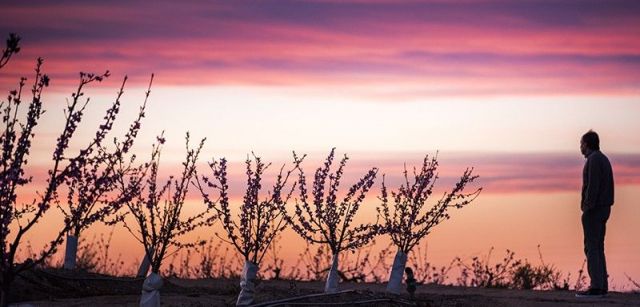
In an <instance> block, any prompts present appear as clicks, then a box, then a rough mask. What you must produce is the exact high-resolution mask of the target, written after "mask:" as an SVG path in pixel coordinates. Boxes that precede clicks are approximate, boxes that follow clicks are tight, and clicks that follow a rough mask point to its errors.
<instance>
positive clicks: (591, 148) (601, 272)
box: [576, 130, 613, 297]
mask: <svg viewBox="0 0 640 307" xmlns="http://www.w3.org/2000/svg"><path fill="white" fill-rule="evenodd" d="M580 151H581V152H582V154H583V155H584V156H585V158H587V161H586V162H585V164H584V169H583V171H582V201H581V204H580V205H581V209H582V230H583V232H584V253H585V255H586V256H587V269H588V272H589V278H591V285H590V287H589V289H588V290H587V291H583V292H579V293H577V294H576V296H577V297H602V296H604V295H606V294H607V291H608V288H609V286H608V283H607V277H608V275H607V265H606V262H605V257H604V235H605V230H606V224H607V220H608V219H609V214H610V213H611V205H613V171H612V169H611V163H610V162H609V159H608V158H607V157H606V156H605V155H604V154H603V153H602V152H601V151H600V139H599V137H598V134H597V133H595V132H594V131H593V130H589V132H587V133H585V134H584V135H583V136H582V139H581V140H580Z"/></svg>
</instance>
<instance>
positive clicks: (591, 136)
mask: <svg viewBox="0 0 640 307" xmlns="http://www.w3.org/2000/svg"><path fill="white" fill-rule="evenodd" d="M594 150H600V138H599V137H598V134H597V133H596V132H595V131H593V130H589V131H588V132H587V133H585V134H584V135H582V138H581V139H580V152H581V153H582V154H583V155H584V156H585V157H586V156H587V155H589V154H590V153H591V152H592V151H594Z"/></svg>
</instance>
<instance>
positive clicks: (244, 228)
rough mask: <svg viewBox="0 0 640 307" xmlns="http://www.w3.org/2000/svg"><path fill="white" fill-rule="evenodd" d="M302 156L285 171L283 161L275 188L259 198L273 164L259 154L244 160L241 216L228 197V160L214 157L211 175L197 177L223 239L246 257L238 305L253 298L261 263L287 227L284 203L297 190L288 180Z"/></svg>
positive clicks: (295, 159) (211, 164)
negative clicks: (214, 196)
mask: <svg viewBox="0 0 640 307" xmlns="http://www.w3.org/2000/svg"><path fill="white" fill-rule="evenodd" d="M303 158H304V157H302V158H300V159H299V158H298V157H297V156H295V155H294V161H295V163H294V168H293V169H292V170H289V171H287V172H286V173H285V172H284V167H285V166H284V165H283V166H282V168H280V172H279V173H278V176H277V178H276V180H275V183H274V185H273V187H272V190H271V191H269V192H267V193H266V194H267V195H266V197H264V198H263V199H262V200H260V191H261V190H262V178H263V175H264V172H265V171H266V170H267V168H269V166H270V165H271V164H265V163H264V162H262V159H261V158H260V157H256V156H255V155H254V156H253V160H255V168H254V166H253V161H252V160H251V159H249V158H247V160H246V161H245V164H246V172H245V173H246V175H247V187H246V192H245V194H244V198H243V201H242V204H241V205H240V208H239V213H238V219H237V220H236V219H234V218H233V214H232V213H231V208H230V205H231V204H230V201H229V184H228V178H227V160H226V159H224V158H222V159H220V160H219V161H216V160H213V161H212V162H210V163H209V167H210V168H211V171H212V178H209V177H207V176H202V177H201V178H197V179H196V180H195V181H194V184H195V185H196V186H197V187H198V189H199V190H200V192H201V194H202V197H203V199H204V202H205V204H206V205H207V207H211V208H216V210H217V212H218V216H219V219H220V221H221V222H222V226H223V230H224V231H225V233H226V239H225V238H221V237H220V236H219V235H218V234H217V233H216V235H217V236H218V237H219V238H220V239H221V240H223V241H225V242H227V243H229V244H231V245H232V246H234V247H235V248H236V250H238V252H239V253H240V254H241V255H242V256H243V257H244V261H245V262H244V267H243V268H242V275H241V280H240V288H241V289H240V294H239V295H238V299H237V302H236V305H238V306H244V305H249V304H251V303H252V302H253V297H254V293H255V279H256V276H257V273H258V269H259V265H260V262H261V261H262V259H263V258H264V256H265V254H266V253H267V251H268V250H269V246H270V245H271V243H272V242H273V240H274V239H275V238H276V237H277V236H278V234H280V232H282V230H284V229H285V227H286V225H287V223H286V220H285V214H284V206H285V204H286V203H287V202H288V201H289V199H290V198H291V195H292V193H293V192H294V188H295V183H294V184H293V185H292V186H291V188H290V189H289V190H288V191H287V190H286V188H287V181H288V180H289V177H290V175H291V172H292V171H293V170H295V169H296V168H298V166H299V164H300V162H302V159H303ZM208 189H214V190H215V191H217V194H218V197H217V200H216V201H214V200H212V198H211V197H210V195H209V192H208Z"/></svg>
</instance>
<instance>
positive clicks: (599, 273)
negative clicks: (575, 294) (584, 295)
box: [582, 207, 610, 291]
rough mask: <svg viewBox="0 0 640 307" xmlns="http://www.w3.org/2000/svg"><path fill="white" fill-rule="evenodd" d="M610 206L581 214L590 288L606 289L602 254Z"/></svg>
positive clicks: (605, 273) (604, 265) (605, 269)
mask: <svg viewBox="0 0 640 307" xmlns="http://www.w3.org/2000/svg"><path fill="white" fill-rule="evenodd" d="M609 213H610V208H609V207H605V208H596V209H592V210H589V211H587V212H584V213H583V214H582V229H583V232H584V251H585V255H586V256H587V271H588V273H589V278H590V279H591V287H590V288H592V289H600V290H605V291H606V290H608V284H607V267H606V262H605V256H604V235H605V232H606V222H607V219H608V218H609Z"/></svg>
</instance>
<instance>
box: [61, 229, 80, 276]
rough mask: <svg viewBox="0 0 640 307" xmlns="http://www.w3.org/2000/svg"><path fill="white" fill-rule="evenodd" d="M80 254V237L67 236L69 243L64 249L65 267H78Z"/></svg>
mask: <svg viewBox="0 0 640 307" xmlns="http://www.w3.org/2000/svg"><path fill="white" fill-rule="evenodd" d="M77 254H78V237H77V236H70V235H68V236H67V245H66V247H65V250H64V266H63V267H64V269H65V270H73V269H75V268H76V256H77Z"/></svg>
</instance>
